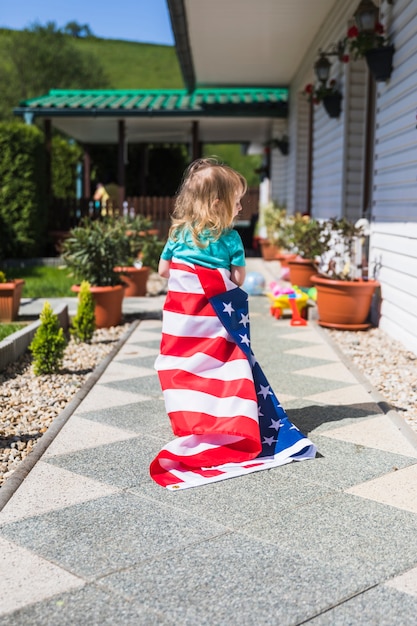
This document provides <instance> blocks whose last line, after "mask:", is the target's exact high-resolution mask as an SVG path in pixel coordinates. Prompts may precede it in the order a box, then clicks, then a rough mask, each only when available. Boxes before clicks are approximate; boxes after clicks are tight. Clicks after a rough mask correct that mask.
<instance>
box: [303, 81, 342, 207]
mask: <svg viewBox="0 0 417 626" xmlns="http://www.w3.org/2000/svg"><path fill="white" fill-rule="evenodd" d="M338 83H339V84H340V83H342V78H341V77H340V78H339V80H338ZM342 92H343V87H342ZM342 107H343V112H342V113H341V114H340V117H339V118H337V119H334V118H330V117H329V116H328V115H327V113H326V111H325V109H324V106H323V104H320V105H319V106H315V107H314V131H313V186H312V206H311V214H312V215H313V216H314V217H317V218H328V217H337V216H339V215H342V213H343V207H342V194H343V170H344V167H343V164H344V136H345V128H344V120H345V111H344V109H345V103H344V100H343V101H342Z"/></svg>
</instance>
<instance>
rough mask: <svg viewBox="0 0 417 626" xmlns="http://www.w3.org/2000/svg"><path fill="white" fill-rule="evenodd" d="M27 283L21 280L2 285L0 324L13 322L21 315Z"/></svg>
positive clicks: (0, 293) (0, 287)
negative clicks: (20, 307)
mask: <svg viewBox="0 0 417 626" xmlns="http://www.w3.org/2000/svg"><path fill="white" fill-rule="evenodd" d="M24 284H25V281H24V280H23V279H21V278H16V280H13V281H10V282H8V283H0V322H13V321H14V320H16V319H17V316H18V313H19V306H20V299H21V297H22V291H23V285H24Z"/></svg>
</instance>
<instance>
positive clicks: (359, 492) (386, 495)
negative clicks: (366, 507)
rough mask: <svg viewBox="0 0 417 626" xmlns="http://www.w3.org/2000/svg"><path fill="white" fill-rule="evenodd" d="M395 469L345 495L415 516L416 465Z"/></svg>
mask: <svg viewBox="0 0 417 626" xmlns="http://www.w3.org/2000/svg"><path fill="white" fill-rule="evenodd" d="M397 469H398V468H397V467H395V468H394V471H392V472H391V473H389V474H386V475H384V476H380V477H379V478H375V479H374V480H369V481H367V482H365V483H363V484H360V485H355V486H353V487H350V489H347V493H351V494H352V495H355V496H360V497H361V498H367V499H369V500H375V502H381V503H383V504H387V505H389V506H392V507H396V508H398V509H404V510H405V511H411V512H412V513H415V514H417V464H414V465H411V466H410V467H405V468H402V469H398V471H397Z"/></svg>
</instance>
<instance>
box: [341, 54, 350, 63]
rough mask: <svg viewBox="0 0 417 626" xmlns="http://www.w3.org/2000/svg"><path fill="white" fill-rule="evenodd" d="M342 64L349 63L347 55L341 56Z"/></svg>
mask: <svg viewBox="0 0 417 626" xmlns="http://www.w3.org/2000/svg"><path fill="white" fill-rule="evenodd" d="M342 63H349V55H348V54H344V55H343V56H342Z"/></svg>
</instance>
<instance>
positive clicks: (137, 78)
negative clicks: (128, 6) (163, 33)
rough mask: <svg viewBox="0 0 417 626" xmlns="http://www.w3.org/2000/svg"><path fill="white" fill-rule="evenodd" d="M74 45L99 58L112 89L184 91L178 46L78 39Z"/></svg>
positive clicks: (93, 38)
mask: <svg viewBox="0 0 417 626" xmlns="http://www.w3.org/2000/svg"><path fill="white" fill-rule="evenodd" d="M74 44H75V45H76V46H77V47H79V48H80V49H81V50H85V51H88V52H90V53H91V54H94V55H95V56H97V57H98V58H99V60H100V63H101V65H102V66H103V68H104V71H105V72H106V75H107V77H108V78H109V81H110V88H111V89H181V88H183V86H184V82H183V80H182V76H181V70H180V66H179V63H178V59H177V55H176V52H175V48H174V46H158V45H155V44H147V43H136V42H133V41H120V40H117V39H99V38H95V37H89V38H87V39H74Z"/></svg>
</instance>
